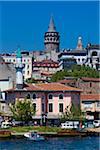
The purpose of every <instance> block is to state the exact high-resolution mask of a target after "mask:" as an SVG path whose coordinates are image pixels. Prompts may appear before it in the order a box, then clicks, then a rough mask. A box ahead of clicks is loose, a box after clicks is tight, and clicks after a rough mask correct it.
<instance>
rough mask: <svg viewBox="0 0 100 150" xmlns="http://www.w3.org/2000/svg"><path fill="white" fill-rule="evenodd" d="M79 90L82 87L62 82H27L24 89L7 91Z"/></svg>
mask: <svg viewBox="0 0 100 150" xmlns="http://www.w3.org/2000/svg"><path fill="white" fill-rule="evenodd" d="M19 90H20V91H54V92H56V91H77V92H81V91H82V90H81V89H78V88H74V87H70V86H65V85H63V84H60V83H41V84H34V85H33V84H27V85H25V87H24V88H23V89H9V90H6V92H13V91H19Z"/></svg>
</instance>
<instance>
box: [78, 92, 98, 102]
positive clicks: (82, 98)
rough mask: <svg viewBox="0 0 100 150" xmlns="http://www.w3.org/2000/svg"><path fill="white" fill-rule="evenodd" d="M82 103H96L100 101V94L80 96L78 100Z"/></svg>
mask: <svg viewBox="0 0 100 150" xmlns="http://www.w3.org/2000/svg"><path fill="white" fill-rule="evenodd" d="M80 99H81V100H82V101H91V100H92V101H96V100H98V101H99V100H100V94H87V95H81V98H80Z"/></svg>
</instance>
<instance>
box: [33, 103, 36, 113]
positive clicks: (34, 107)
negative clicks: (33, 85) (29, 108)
mask: <svg viewBox="0 0 100 150" xmlns="http://www.w3.org/2000/svg"><path fill="white" fill-rule="evenodd" d="M33 109H34V111H36V103H33Z"/></svg>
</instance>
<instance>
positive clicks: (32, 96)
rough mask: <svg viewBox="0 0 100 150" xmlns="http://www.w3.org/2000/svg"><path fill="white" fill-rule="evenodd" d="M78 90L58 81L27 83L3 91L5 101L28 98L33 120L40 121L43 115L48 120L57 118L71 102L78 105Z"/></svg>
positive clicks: (10, 101)
mask: <svg viewBox="0 0 100 150" xmlns="http://www.w3.org/2000/svg"><path fill="white" fill-rule="evenodd" d="M80 92H81V90H80V89H78V88H73V87H69V86H65V85H62V84H60V83H47V84H46V83H44V84H34V85H32V84H28V85H24V87H23V89H10V90H7V91H5V94H6V98H5V99H6V100H5V101H6V103H14V102H15V101H16V100H24V99H25V98H27V99H29V100H30V101H31V102H32V105H33V107H35V110H36V115H35V116H33V120H37V121H38V122H39V123H41V120H42V119H43V118H42V117H43V115H45V116H46V118H47V120H48V121H50V120H52V121H54V120H57V119H59V117H60V116H61V115H62V113H63V112H65V109H66V108H68V109H70V107H71V104H72V103H74V104H75V105H77V106H78V107H80Z"/></svg>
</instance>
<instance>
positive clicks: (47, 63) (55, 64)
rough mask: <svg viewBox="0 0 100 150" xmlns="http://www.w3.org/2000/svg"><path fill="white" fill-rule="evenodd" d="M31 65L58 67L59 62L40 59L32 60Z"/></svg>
mask: <svg viewBox="0 0 100 150" xmlns="http://www.w3.org/2000/svg"><path fill="white" fill-rule="evenodd" d="M33 66H34V67H36V66H39V67H44V66H45V67H59V63H58V62H55V61H53V60H42V61H36V62H33Z"/></svg>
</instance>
